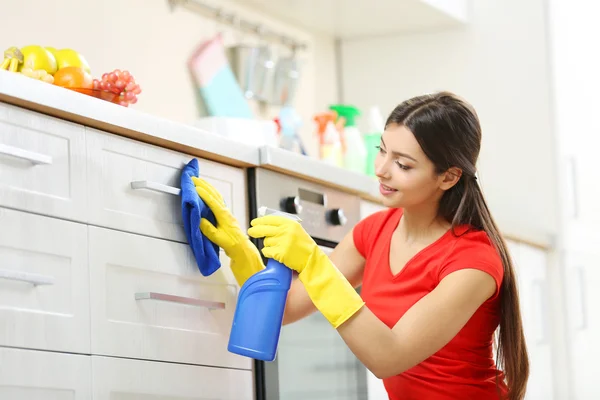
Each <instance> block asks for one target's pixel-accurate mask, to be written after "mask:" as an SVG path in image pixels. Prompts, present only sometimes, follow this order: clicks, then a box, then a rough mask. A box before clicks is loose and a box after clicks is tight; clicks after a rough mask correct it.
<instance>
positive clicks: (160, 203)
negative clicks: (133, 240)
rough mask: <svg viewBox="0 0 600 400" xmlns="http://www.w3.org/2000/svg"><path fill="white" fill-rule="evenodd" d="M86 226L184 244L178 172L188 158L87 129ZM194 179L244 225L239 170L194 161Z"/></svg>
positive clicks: (244, 206)
mask: <svg viewBox="0 0 600 400" xmlns="http://www.w3.org/2000/svg"><path fill="white" fill-rule="evenodd" d="M87 145H88V155H89V159H88V190H89V198H90V209H89V213H90V214H89V221H90V222H91V223H92V224H93V225H97V226H103V227H108V228H114V229H119V230H123V231H127V232H133V233H139V234H142V235H147V236H153V237H157V238H163V239H169V240H175V241H179V242H184V243H185V242H186V237H185V231H184V229H183V222H182V220H181V196H180V194H179V193H180V179H181V169H182V168H183V167H184V166H185V165H186V164H187V163H188V162H189V161H190V160H191V159H192V158H193V157H192V156H188V155H186V154H181V153H177V152H174V151H171V150H166V149H163V148H160V147H156V146H152V145H149V144H146V143H141V142H138V141H135V140H132V139H126V138H122V137H118V136H115V135H110V134H107V133H103V132H100V131H95V130H92V129H88V130H87ZM198 161H199V164H200V176H201V177H202V178H204V179H206V180H207V181H208V182H210V183H211V184H212V185H214V187H215V188H216V189H217V190H218V191H219V192H220V193H221V195H222V196H223V199H224V200H225V202H226V204H227V205H228V207H229V208H230V209H231V211H232V213H233V215H234V216H235V217H236V218H237V220H238V222H239V223H240V225H241V226H243V227H245V226H247V225H248V222H247V208H248V207H247V203H246V196H247V194H246V181H245V175H244V171H243V170H242V169H240V168H234V167H229V166H226V165H223V164H218V163H215V162H210V161H206V160H198Z"/></svg>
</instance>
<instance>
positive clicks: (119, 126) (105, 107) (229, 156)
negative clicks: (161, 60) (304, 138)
mask: <svg viewBox="0 0 600 400" xmlns="http://www.w3.org/2000/svg"><path fill="white" fill-rule="evenodd" d="M0 101H1V102H5V103H9V104H14V105H17V106H20V107H23V108H27V109H30V110H33V111H37V112H41V113H44V114H48V115H52V116H55V117H58V118H61V119H65V120H68V121H72V122H76V123H80V124H82V125H85V126H89V127H92V128H96V129H100V130H102V131H105V132H110V133H114V134H116V135H120V136H125V137H129V138H132V139H136V140H140V141H142V142H146V143H151V144H155V145H158V146H161V147H165V148H168V149H172V150H175V151H179V152H183V153H186V154H190V155H192V156H196V157H201V158H204V159H208V160H213V161H216V162H220V163H223V164H227V165H233V166H237V167H263V168H267V169H271V170H275V171H279V172H281V173H284V174H289V175H293V176H297V177H301V178H304V179H307V180H310V181H313V182H317V183H320V184H324V185H326V186H330V187H335V188H338V189H341V190H344V191H347V192H350V193H355V194H357V195H359V196H361V197H363V198H365V199H368V200H372V201H378V200H377V197H378V192H377V191H378V185H377V182H376V181H375V180H374V179H372V178H370V177H368V176H366V175H362V174H357V173H355V172H352V171H348V170H345V169H343V168H339V167H335V166H331V165H328V164H326V163H324V162H322V161H320V160H318V159H315V158H311V157H306V156H303V155H300V154H296V153H293V152H290V151H287V150H283V149H279V148H274V147H262V148H261V147H255V146H252V145H249V144H245V143H240V142H237V141H235V140H232V139H229V138H227V137H224V136H221V135H218V134H216V133H212V132H208V131H205V130H202V129H199V128H197V127H194V126H193V125H189V124H184V123H179V122H174V121H170V120H168V119H165V118H161V117H157V116H155V115H151V114H147V113H144V112H141V111H138V110H136V109H135V106H134V107H133V108H125V107H122V106H119V105H116V104H112V103H109V102H106V101H102V100H98V99H95V98H93V97H90V96H87V95H84V94H81V93H77V92H74V91H71V90H68V89H64V88H61V87H57V86H54V85H50V84H48V83H44V82H40V81H37V80H34V79H31V78H28V77H25V76H22V75H20V74H15V73H12V72H7V71H3V70H0Z"/></svg>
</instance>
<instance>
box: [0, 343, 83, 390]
mask: <svg viewBox="0 0 600 400" xmlns="http://www.w3.org/2000/svg"><path fill="white" fill-rule="evenodd" d="M91 378H92V368H91V357H90V356H85V355H75V354H63V353H54V352H45V351H34V350H22V349H9V348H1V347H0V399H3V400H91V399H92V382H91Z"/></svg>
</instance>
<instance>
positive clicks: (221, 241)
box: [192, 177, 265, 286]
mask: <svg viewBox="0 0 600 400" xmlns="http://www.w3.org/2000/svg"><path fill="white" fill-rule="evenodd" d="M192 181H193V182H194V185H195V186H196V192H197V193H198V196H200V198H201V199H202V201H204V203H205V204H206V205H207V206H208V207H209V208H210V209H211V210H212V212H213V214H214V215H215V219H216V220H217V226H214V225H213V224H211V223H210V222H209V221H208V220H206V219H204V218H202V219H201V220H200V230H201V231H202V234H204V236H206V237H207V238H208V240H210V241H211V242H213V243H214V244H216V245H217V246H219V247H220V248H222V249H223V250H224V251H225V254H227V256H228V257H229V258H230V259H231V270H232V272H233V275H234V276H235V279H236V280H237V282H238V284H239V285H240V286H242V285H243V284H244V283H245V282H246V280H248V278H250V277H251V276H252V275H254V274H255V273H257V272H259V271H261V270H262V269H263V268H265V266H264V264H263V262H262V257H261V255H260V253H259V251H258V249H257V248H256V246H254V244H253V243H252V242H251V241H250V239H249V238H248V236H247V235H246V234H245V233H244V232H243V231H242V230H241V228H240V226H239V224H238V222H237V220H236V219H235V217H234V216H233V215H232V214H231V212H230V211H229V210H228V209H227V207H226V206H225V202H224V201H223V197H222V196H221V194H220V193H219V191H218V190H217V189H215V188H214V187H213V186H212V185H211V184H210V183H208V182H207V181H205V180H204V179H202V178H196V177H192Z"/></svg>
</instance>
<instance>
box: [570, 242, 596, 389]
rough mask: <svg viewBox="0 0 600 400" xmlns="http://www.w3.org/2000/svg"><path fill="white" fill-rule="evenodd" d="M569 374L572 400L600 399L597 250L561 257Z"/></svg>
mask: <svg viewBox="0 0 600 400" xmlns="http://www.w3.org/2000/svg"><path fill="white" fill-rule="evenodd" d="M564 266H565V271H564V273H565V287H566V298H567V317H568V335H569V345H570V348H569V350H570V351H569V354H570V373H571V380H572V389H573V394H574V396H575V397H574V398H575V399H577V400H587V399H597V398H600V388H599V387H598V384H597V381H596V379H597V371H598V366H597V364H598V359H599V358H600V341H599V340H598V339H599V338H600V313H598V306H599V305H600V291H599V290H598V288H599V287H600V251H598V250H595V251H588V252H582V251H577V252H576V251H567V252H565V254H564Z"/></svg>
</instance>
